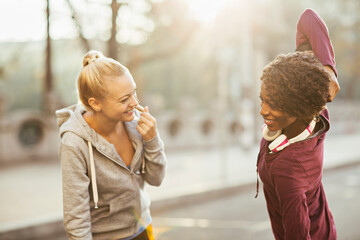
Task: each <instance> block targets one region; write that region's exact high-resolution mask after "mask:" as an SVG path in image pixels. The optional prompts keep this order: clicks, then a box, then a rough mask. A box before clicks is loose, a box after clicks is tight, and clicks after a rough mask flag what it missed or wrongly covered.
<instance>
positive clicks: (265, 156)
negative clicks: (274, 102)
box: [257, 109, 336, 240]
mask: <svg viewBox="0 0 360 240" xmlns="http://www.w3.org/2000/svg"><path fill="white" fill-rule="evenodd" d="M320 119H321V122H322V123H323V128H322V130H320V131H318V133H316V134H315V135H313V136H312V137H310V138H308V139H306V140H305V141H301V142H296V143H293V144H291V145H289V146H288V147H286V148H285V149H284V150H282V151H279V152H277V153H272V154H269V151H268V146H269V142H268V141H266V140H265V139H264V138H263V139H262V140H261V144H260V153H259V156H258V164H257V165H258V172H259V175H260V178H261V180H262V182H263V190H264V194H265V198H266V203H267V209H268V213H269V216H270V220H271V227H272V230H273V233H274V236H275V239H291V240H296V239H302V240H303V239H316V240H321V239H326V240H332V239H336V229H335V223H334V219H333V216H332V214H331V212H330V209H329V206H328V203H327V201H326V196H325V192H324V188H323V185H322V183H321V178H322V169H323V150H324V138H325V135H326V132H327V131H328V130H329V127H330V123H329V114H328V111H327V109H325V110H324V111H323V112H322V114H321V115H320Z"/></svg>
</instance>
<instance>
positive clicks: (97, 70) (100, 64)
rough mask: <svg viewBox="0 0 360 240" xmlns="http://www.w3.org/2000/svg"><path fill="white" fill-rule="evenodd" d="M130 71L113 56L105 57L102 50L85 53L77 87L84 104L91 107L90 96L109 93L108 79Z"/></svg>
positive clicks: (102, 95)
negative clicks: (107, 87)
mask: <svg viewBox="0 0 360 240" xmlns="http://www.w3.org/2000/svg"><path fill="white" fill-rule="evenodd" d="M125 73H129V71H128V69H127V68H126V67H125V66H123V65H122V64H120V63H119V62H118V61H115V60H114V59H112V58H107V57H105V56H104V55H103V54H102V53H101V52H99V51H95V50H91V51H89V52H88V53H86V54H85V56H84V59H83V67H82V69H81V71H80V74H79V77H78V81H77V87H78V92H79V99H80V101H81V102H82V104H83V105H84V106H85V107H86V108H88V109H91V106H90V105H89V102H88V100H89V98H91V97H94V98H98V99H101V98H103V97H105V96H106V95H107V89H106V81H108V80H111V78H112V77H120V76H123V75H124V74H125Z"/></svg>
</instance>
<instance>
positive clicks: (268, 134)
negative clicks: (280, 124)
mask: <svg viewBox="0 0 360 240" xmlns="http://www.w3.org/2000/svg"><path fill="white" fill-rule="evenodd" d="M281 132H282V130H277V131H270V130H269V128H268V127H267V125H266V124H264V126H263V128H262V134H263V137H264V138H265V140H267V141H273V140H274V139H276V138H277V137H278V136H280V134H281Z"/></svg>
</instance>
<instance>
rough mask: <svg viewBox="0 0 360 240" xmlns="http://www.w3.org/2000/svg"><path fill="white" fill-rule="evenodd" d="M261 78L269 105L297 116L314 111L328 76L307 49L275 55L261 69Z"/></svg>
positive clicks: (326, 90) (325, 93)
mask: <svg viewBox="0 0 360 240" xmlns="http://www.w3.org/2000/svg"><path fill="white" fill-rule="evenodd" d="M261 81H262V84H263V87H264V88H265V90H266V92H267V95H268V96H267V97H268V100H269V104H270V106H271V107H272V108H273V109H276V110H280V111H282V112H284V113H287V114H289V115H290V116H294V117H297V118H301V119H308V118H311V117H313V116H316V115H318V114H319V112H320V111H321V110H322V109H323V107H324V106H325V104H326V102H327V99H328V96H329V82H330V76H329V74H328V73H327V72H325V70H323V66H322V64H321V63H320V61H319V60H318V58H317V57H316V56H314V55H313V54H311V53H304V52H295V53H289V54H282V55H279V56H277V57H276V58H275V60H274V61H272V62H271V63H269V64H268V65H267V66H266V67H265V69H264V70H263V73H262V76H261Z"/></svg>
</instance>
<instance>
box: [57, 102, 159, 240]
mask: <svg viewBox="0 0 360 240" xmlns="http://www.w3.org/2000/svg"><path fill="white" fill-rule="evenodd" d="M85 111H86V110H85V108H84V107H83V106H82V105H80V104H79V105H73V106H70V107H68V108H64V109H61V110H58V111H56V115H57V122H58V125H59V127H60V137H61V142H60V147H59V156H60V161H61V166H62V179H63V180H62V183H63V208H64V226H65V230H66V232H67V234H68V237H69V239H82V240H83V239H117V238H124V237H128V236H131V235H133V234H135V233H137V232H138V231H139V230H140V229H141V228H146V227H147V226H148V225H149V224H150V223H151V216H150V210H149V207H150V199H149V196H148V194H147V193H146V191H145V190H144V182H145V181H146V182H147V183H149V184H150V185H155V186H159V185H160V184H161V182H162V180H163V178H164V174H165V165H166V157H165V153H164V144H163V142H162V141H161V139H160V136H159V134H157V136H156V137H154V138H153V139H151V140H150V141H144V140H143V139H142V137H141V135H140V133H139V132H138V131H137V130H136V126H137V118H135V119H134V120H133V121H131V122H125V127H126V130H127V132H128V135H129V138H130V140H131V142H132V144H133V146H134V149H135V154H134V157H133V159H132V162H131V165H130V167H129V168H128V167H127V166H126V165H125V163H124V162H123V160H122V159H121V158H120V156H119V154H118V153H117V152H116V149H115V147H114V145H112V144H110V143H109V142H108V141H106V140H105V139H104V138H103V137H102V136H100V135H99V134H97V133H96V132H95V131H94V130H93V129H92V128H91V127H90V126H89V125H88V124H87V122H86V121H85V119H84V118H83V116H82V114H83V113H84V112H85ZM135 114H136V116H137V117H138V116H139V112H136V113H135Z"/></svg>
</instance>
